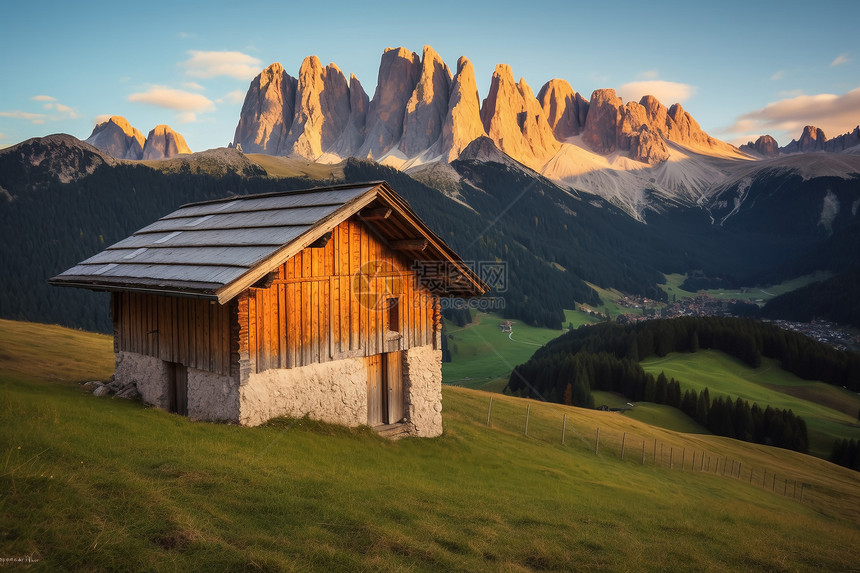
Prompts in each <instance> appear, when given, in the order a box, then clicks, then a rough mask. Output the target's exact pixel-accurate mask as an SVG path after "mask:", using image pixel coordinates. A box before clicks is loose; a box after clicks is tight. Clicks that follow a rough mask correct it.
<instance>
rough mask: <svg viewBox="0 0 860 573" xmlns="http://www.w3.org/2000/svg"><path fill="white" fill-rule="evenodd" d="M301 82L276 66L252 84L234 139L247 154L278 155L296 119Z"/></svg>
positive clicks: (279, 66) (272, 66)
mask: <svg viewBox="0 0 860 573" xmlns="http://www.w3.org/2000/svg"><path fill="white" fill-rule="evenodd" d="M297 87H298V81H297V80H296V78H294V77H292V76H290V75H289V74H287V73H286V72H285V71H284V67H283V66H282V65H281V64H280V63H277V62H275V63H274V64H271V65H270V66H269V67H267V68H266V69H265V70H263V71H262V72H260V74H259V75H258V76H257V77H255V78H254V79H253V80H251V85H250V86H249V88H248V93H247V94H246V95H245V103H244V104H243V105H242V112H241V114H240V115H239V124H238V125H237V126H236V133H235V135H234V136H233V143H234V144H241V145H242V149H243V150H244V151H245V152H247V153H268V154H270V155H277V154H278V153H280V152H281V147H282V146H283V145H284V144H285V143H286V139H287V134H288V133H289V131H290V126H291V125H292V119H293V106H294V103H295V99H296V88H297Z"/></svg>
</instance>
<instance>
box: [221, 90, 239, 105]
mask: <svg viewBox="0 0 860 573" xmlns="http://www.w3.org/2000/svg"><path fill="white" fill-rule="evenodd" d="M217 101H218V103H225V102H226V103H233V104H235V103H242V102H244V101H245V92H243V91H242V90H233V91H231V92H229V93H226V94H224V96H223V97H220V98H218V100H217Z"/></svg>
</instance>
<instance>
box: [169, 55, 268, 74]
mask: <svg viewBox="0 0 860 573" xmlns="http://www.w3.org/2000/svg"><path fill="white" fill-rule="evenodd" d="M188 54H189V55H190V56H191V57H190V58H189V59H188V60H186V61H184V62H181V63H180V65H181V66H182V67H184V68H185V73H186V74H188V75H189V76H191V77H195V78H204V79H207V78H214V77H217V76H228V77H231V78H236V79H237V80H248V79H251V78H253V77H254V76H256V75H257V74H259V73H260V70H262V62H261V61H260V60H258V59H257V58H255V57H253V56H249V55H248V54H243V53H242V52H203V51H200V50H189V51H188Z"/></svg>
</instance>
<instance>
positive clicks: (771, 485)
mask: <svg viewBox="0 0 860 573" xmlns="http://www.w3.org/2000/svg"><path fill="white" fill-rule="evenodd" d="M770 491H776V474H773V479H772V480H770Z"/></svg>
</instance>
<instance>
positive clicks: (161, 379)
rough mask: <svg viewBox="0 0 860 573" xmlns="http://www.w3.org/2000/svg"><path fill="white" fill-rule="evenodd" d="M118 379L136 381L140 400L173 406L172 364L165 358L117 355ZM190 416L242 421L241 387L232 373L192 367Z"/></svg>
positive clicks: (189, 393) (189, 371)
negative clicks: (221, 373)
mask: <svg viewBox="0 0 860 573" xmlns="http://www.w3.org/2000/svg"><path fill="white" fill-rule="evenodd" d="M115 359H116V372H115V374H114V378H115V379H116V381H117V382H119V383H121V384H122V385H126V384H128V383H133V384H134V385H135V386H136V387H137V391H138V393H140V399H141V400H142V401H144V402H146V403H147V404H152V405H153V406H156V407H158V408H163V409H165V410H166V409H168V408H169V407H170V396H169V395H168V391H169V385H170V384H169V376H170V374H169V366H168V364H167V363H166V362H164V361H163V360H159V359H158V358H154V357H152V356H147V355H145V354H138V353H136V352H128V351H120V352H117V353H116V355H115ZM188 417H189V418H191V419H192V420H207V421H212V422H234V423H235V422H238V421H239V386H238V384H237V383H236V380H235V379H233V378H230V377H229V376H222V375H220V374H213V373H212V372H206V371H205V370H197V369H196V368H188Z"/></svg>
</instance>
